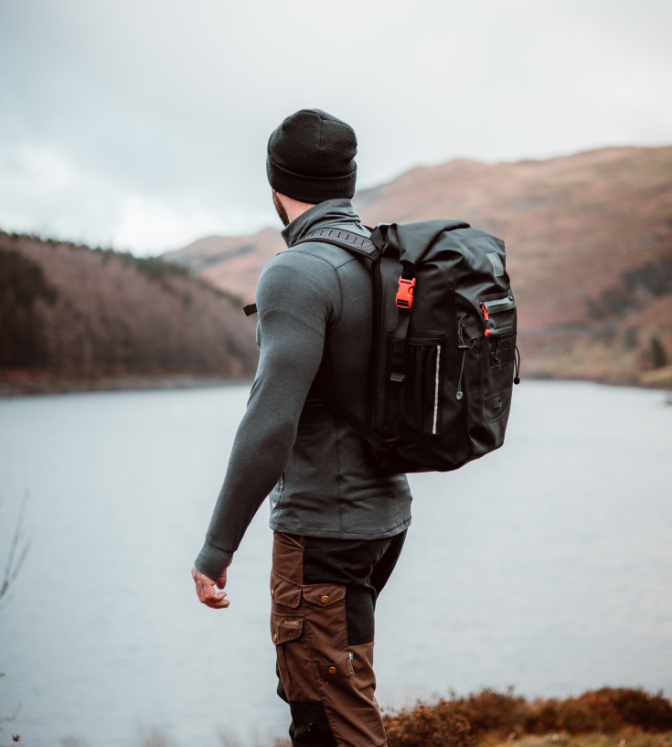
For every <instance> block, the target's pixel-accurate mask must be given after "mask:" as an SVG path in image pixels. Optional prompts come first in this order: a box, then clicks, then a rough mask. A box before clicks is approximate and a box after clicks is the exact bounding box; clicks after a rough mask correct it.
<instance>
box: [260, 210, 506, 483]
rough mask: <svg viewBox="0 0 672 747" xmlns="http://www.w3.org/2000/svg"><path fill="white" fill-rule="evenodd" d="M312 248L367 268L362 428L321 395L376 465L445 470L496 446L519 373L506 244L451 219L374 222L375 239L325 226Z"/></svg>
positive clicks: (326, 393)
mask: <svg viewBox="0 0 672 747" xmlns="http://www.w3.org/2000/svg"><path fill="white" fill-rule="evenodd" d="M308 241H321V242H325V243H328V244H335V245H336V246H340V247H342V248H343V249H346V250H347V251H349V252H351V253H354V254H356V255H359V256H362V257H365V258H366V259H367V260H368V262H369V263H370V265H371V270H372V275H373V306H374V319H373V347H372V351H371V367H370V372H371V380H370V384H369V386H370V394H371V403H372V408H371V414H370V420H369V422H364V421H362V420H361V419H360V418H358V417H357V416H356V415H355V414H354V413H353V412H351V411H350V410H349V409H348V408H347V407H345V405H343V404H342V403H341V402H340V401H339V400H338V399H337V398H336V397H335V396H334V394H333V392H332V391H331V390H330V389H329V387H328V386H321V387H318V393H319V396H320V398H321V399H322V400H323V402H324V403H325V404H326V405H327V406H328V407H329V408H330V409H331V410H332V411H334V412H336V413H337V414H338V415H340V416H341V417H343V418H344V419H345V420H346V421H347V422H348V423H349V424H350V425H351V426H352V427H353V428H354V429H355V430H356V431H357V432H358V433H359V434H360V436H362V438H364V439H366V441H367V442H368V443H369V444H370V445H371V447H372V449H373V452H374V455H375V458H376V461H377V463H378V464H379V466H380V467H381V468H383V469H387V470H390V471H394V472H425V471H440V472H444V471H448V470H454V469H457V468H459V467H461V466H462V465H463V464H465V463H466V462H468V461H471V460H472V459H477V458H479V457H481V456H483V455H484V454H487V453H488V452H490V451H493V450H495V449H498V448H499V447H500V446H501V445H502V444H503V443H504V434H505V431H506V425H507V421H508V418H509V410H510V407H511V392H512V388H513V383H514V382H515V383H516V384H517V383H518V381H519V378H518V373H519V365H520V358H519V357H517V353H518V350H517V348H516V321H517V318H516V301H515V298H514V296H513V293H512V291H511V288H510V286H509V276H508V275H507V272H506V261H505V252H504V242H503V241H502V240H501V239H498V238H496V237H494V236H491V235H490V234H488V233H485V232H484V231H479V230H477V229H475V228H471V227H470V226H469V224H468V223H464V222H461V221H455V220H452V221H451V220H433V221H423V222H421V223H407V224H395V223H392V224H380V225H378V226H377V227H376V228H375V229H373V231H372V234H371V237H370V238H365V237H363V236H361V235H359V234H355V233H351V232H349V231H345V230H342V229H337V228H326V229H320V230H318V231H314V232H312V233H310V234H308V235H306V236H305V237H303V238H302V239H301V240H300V241H299V242H298V243H304V242H308ZM249 308H251V307H248V309H249ZM255 310H256V308H255Z"/></svg>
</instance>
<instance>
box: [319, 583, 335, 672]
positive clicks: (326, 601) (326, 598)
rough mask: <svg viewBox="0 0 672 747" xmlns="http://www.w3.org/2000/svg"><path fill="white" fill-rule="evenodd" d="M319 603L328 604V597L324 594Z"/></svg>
mask: <svg viewBox="0 0 672 747" xmlns="http://www.w3.org/2000/svg"><path fill="white" fill-rule="evenodd" d="M320 602H322V604H329V597H328V596H327V595H326V594H325V595H324V596H323V597H322V599H320ZM332 674H333V672H332Z"/></svg>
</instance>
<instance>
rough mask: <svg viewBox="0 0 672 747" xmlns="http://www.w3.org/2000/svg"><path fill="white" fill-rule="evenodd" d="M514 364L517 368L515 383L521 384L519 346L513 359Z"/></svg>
mask: <svg viewBox="0 0 672 747" xmlns="http://www.w3.org/2000/svg"><path fill="white" fill-rule="evenodd" d="M513 364H514V366H515V367H516V375H515V376H514V377H513V383H514V384H520V350H518V345H516V354H515V356H514V358H513Z"/></svg>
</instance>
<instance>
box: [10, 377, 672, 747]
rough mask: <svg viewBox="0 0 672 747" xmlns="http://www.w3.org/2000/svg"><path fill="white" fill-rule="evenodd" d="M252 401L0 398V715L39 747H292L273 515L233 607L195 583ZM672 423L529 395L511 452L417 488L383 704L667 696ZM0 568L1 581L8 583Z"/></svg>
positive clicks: (387, 638) (545, 394)
mask: <svg viewBox="0 0 672 747" xmlns="http://www.w3.org/2000/svg"><path fill="white" fill-rule="evenodd" d="M248 389H249V386H229V387H221V388H216V389H200V390H199V389H193V390H187V391H160V392H122V393H95V394H74V395H59V396H40V397H30V398H15V399H5V400H0V500H2V505H1V506H0V562H2V563H3V564H4V559H5V557H6V553H7V550H8V547H9V543H10V540H11V536H12V532H13V528H14V524H15V522H16V517H17V515H18V511H19V505H20V502H21V499H22V497H23V495H24V492H25V491H26V490H28V491H29V492H30V499H29V502H28V507H27V510H26V515H25V524H24V526H25V533H26V535H27V536H29V537H30V539H31V543H32V544H31V549H30V552H29V554H28V557H27V560H26V563H25V565H24V567H23V569H22V571H21V573H20V575H19V577H18V579H17V581H16V584H15V585H14V587H13V592H12V595H11V598H10V600H9V602H8V603H7V604H6V605H4V606H3V607H2V608H1V609H0V672H4V674H5V677H4V678H2V679H0V716H5V715H9V714H10V713H12V712H13V711H14V708H15V707H16V705H17V704H18V703H21V704H22V706H21V711H20V712H19V714H18V716H17V718H16V720H15V721H14V723H12V724H3V727H4V731H3V732H1V733H0V745H5V744H7V745H9V744H11V743H12V742H11V737H10V733H12V732H13V733H19V734H21V741H22V743H25V744H27V745H31V746H32V747H54V746H58V745H64V747H65V746H66V745H67V746H69V747H74V746H75V745H78V746H79V747H84V745H88V746H89V747H130V746H133V745H140V744H141V743H142V734H143V733H145V734H147V733H149V732H150V731H151V730H152V729H155V728H158V729H160V730H161V731H162V732H163V733H164V734H165V735H168V736H169V737H170V740H171V742H170V743H171V744H174V745H177V746H178V747H180V746H183V747H187V746H192V745H199V747H201V746H202V747H215V746H217V745H222V744H225V743H226V744H231V743H232V742H233V741H237V742H238V743H239V744H241V745H247V744H256V745H270V744H272V741H273V737H274V736H276V735H285V734H286V730H287V726H288V723H289V716H288V711H287V707H286V706H285V705H284V703H282V702H281V701H280V700H279V699H278V698H277V696H276V695H275V683H276V679H275V671H274V648H273V645H272V643H271V640H270V633H269V624H268V615H269V608H270V597H269V593H268V576H269V567H270V550H271V532H270V530H269V529H268V506H267V504H264V505H262V508H261V509H260V511H259V513H258V514H257V516H256V518H255V520H254V522H253V524H252V525H251V527H250V529H249V530H248V533H247V535H246V537H245V539H244V541H243V544H242V547H241V549H240V551H239V552H238V553H237V554H236V556H235V557H234V562H233V565H232V566H231V569H230V581H229V585H228V589H227V590H228V592H229V598H230V599H231V607H230V608H229V609H228V610H210V609H207V608H206V607H203V606H202V605H200V604H199V603H198V602H197V599H196V596H195V594H194V589H193V583H192V581H191V576H190V569H191V566H192V563H193V559H194V557H195V556H196V554H197V552H198V550H199V548H200V546H201V543H202V539H203V535H204V532H205V530H206V528H207V524H208V521H209V519H210V513H211V510H212V506H213V504H214V501H215V498H216V496H217V493H218V490H219V487H220V484H221V481H222V478H223V475H224V471H225V468H226V463H227V456H228V453H229V450H230V448H231V444H232V441H233V437H234V435H235V430H236V427H237V424H238V421H239V420H240V417H241V416H242V413H243V411H244V408H245V403H246V400H247V393H248ZM671 447H672V407H670V406H669V405H666V404H665V397H664V393H662V392H656V391H645V390H637V389H629V388H610V387H603V386H599V385H595V384H590V383H581V382H540V381H523V383H522V385H521V386H519V387H517V388H516V391H515V392H514V404H513V411H512V415H511V420H510V424H509V431H508V434H507V442H506V444H505V446H504V447H503V448H502V449H501V450H500V451H498V452H496V453H494V454H491V455H489V456H487V457H485V458H484V459H482V460H480V461H478V462H474V463H471V464H469V465H467V466H466V467H464V468H463V469H461V470H459V471H457V472H454V473H449V474H424V475H415V476H412V478H411V484H412V488H413V493H414V498H415V500H414V504H413V505H414V520H413V525H412V527H411V528H410V530H409V535H408V541H407V543H406V547H405V549H404V553H403V554H402V557H401V560H400V562H399V565H398V567H397V570H396V571H395V573H394V575H393V576H392V579H391V581H390V583H389V585H388V587H387V588H386V589H385V591H384V593H383V594H382V596H381V598H380V600H379V606H378V617H377V620H378V622H377V642H376V670H377V675H378V699H379V701H380V703H381V705H383V706H385V707H389V706H392V707H398V706H402V705H410V704H412V703H413V702H414V699H416V698H429V697H432V696H435V695H441V694H443V695H445V694H447V693H448V691H449V690H450V689H453V690H455V691H457V692H458V693H460V694H466V693H468V692H469V691H471V690H474V689H478V688H481V687H486V686H487V687H494V688H505V687H507V686H509V685H513V686H514V687H515V688H516V691H517V692H519V693H522V694H524V695H528V696H534V695H544V696H548V695H559V696H563V695H568V694H578V693H580V692H581V691H583V690H586V689H588V688H595V687H600V686H602V685H605V684H608V685H613V686H639V685H641V686H642V687H644V688H646V689H648V690H658V689H661V688H662V689H664V691H665V693H666V694H667V696H668V697H669V696H671V695H672V448H671ZM0 570H1V569H0Z"/></svg>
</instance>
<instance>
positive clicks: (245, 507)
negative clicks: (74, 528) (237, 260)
mask: <svg viewBox="0 0 672 747" xmlns="http://www.w3.org/2000/svg"><path fill="white" fill-rule="evenodd" d="M356 152H357V140H356V138H355V133H354V131H353V130H352V128H351V127H350V126H349V125H347V124H346V123H345V122H342V121H341V120H339V119H337V118H336V117H332V116H331V115H329V114H326V113H325V112H323V111H321V110H319V109H303V110H301V111H299V112H296V113H295V114H293V115H292V116H290V117H288V118H287V119H285V120H284V122H283V123H282V124H281V125H280V126H279V127H278V128H277V129H276V130H275V131H274V132H273V133H272V135H271V137H270V140H269V142H268V158H267V162H266V169H267V174H268V180H269V182H270V184H271V187H272V189H273V202H274V204H275V207H276V209H277V212H278V215H279V216H280V218H281V220H282V222H283V223H284V225H285V229H284V231H283V232H282V235H283V238H284V240H285V242H286V244H287V247H288V248H287V249H286V250H284V251H282V252H281V253H280V254H278V255H276V256H275V257H274V258H273V259H271V261H270V262H269V263H268V264H267V265H266V267H265V268H264V271H263V272H262V274H261V277H260V278H259V283H258V286H257V298H256V303H257V308H258V311H259V321H258V325H257V342H258V344H259V348H260V351H261V357H260V360H259V367H258V370H257V375H256V378H255V380H254V384H253V385H252V392H251V394H250V399H249V402H248V406H247V410H246V413H245V416H244V417H243V420H242V422H241V424H240V427H239V429H238V432H237V434H236V439H235V442H234V445H233V449H232V452H231V456H230V459H229V465H228V469H227V472H226V477H225V480H224V485H223V487H222V490H221V492H220V495H219V499H218V501H217V505H216V507H215V511H214V514H213V517H212V521H211V523H210V527H209V530H208V533H207V538H206V542H205V544H204V546H203V549H202V550H201V552H200V554H199V556H198V558H197V559H196V563H195V567H194V569H193V571H192V574H193V577H194V581H195V583H196V590H197V594H198V597H199V599H200V601H201V602H203V603H204V604H206V605H208V606H209V607H214V608H222V607H227V606H228V605H229V601H228V599H226V593H225V592H219V593H217V592H216V591H215V589H214V586H215V585H216V586H217V587H218V588H219V589H223V588H224V586H225V584H226V569H227V567H228V565H229V564H230V562H231V558H232V556H233V553H234V552H235V551H236V550H237V549H238V545H239V544H240V541H241V539H242V537H243V534H244V532H245V530H246V529H247V527H248V525H249V523H250V521H251V520H252V517H253V516H254V514H255V513H256V511H257V509H258V508H259V506H260V505H261V503H262V502H263V500H264V498H265V497H266V496H267V495H268V494H269V493H270V507H271V520H270V525H271V528H272V529H273V530H274V544H273V566H272V573H271V597H272V615H271V617H272V619H271V635H272V638H273V642H274V643H275V646H276V654H277V664H276V671H277V672H278V677H279V683H278V694H279V695H280V697H281V698H283V700H285V701H286V702H288V703H289V706H290V709H291V714H292V725H291V727H290V736H291V738H292V743H293V744H294V745H295V746H297V747H298V746H299V745H348V746H350V745H352V747H364V746H365V745H366V746H368V745H371V747H378V746H382V745H384V744H385V732H384V729H383V725H382V720H381V716H380V711H379V708H378V705H377V703H376V699H375V697H374V690H375V677H374V674H373V640H374V609H375V604H376V598H377V596H378V594H379V593H380V591H381V590H382V588H383V586H385V584H386V582H387V580H388V578H389V576H390V574H391V572H392V570H393V569H394V566H395V564H396V562H397V560H398V558H399V554H400V552H401V548H402V545H403V543H404V539H405V536H406V530H407V528H408V526H409V524H410V521H411V514H410V504H411V494H410V490H409V487H408V482H407V480H406V476H405V475H394V474H389V473H383V472H381V471H380V470H378V469H377V468H376V466H375V464H374V462H373V460H372V458H371V455H370V453H369V450H368V447H367V445H366V443H365V442H364V441H363V440H362V439H361V438H360V437H359V436H358V435H357V434H356V433H355V431H354V430H353V429H352V428H351V427H350V426H349V425H348V424H347V423H346V422H345V421H343V420H342V419H340V418H339V417H337V416H335V415H334V414H333V412H332V411H330V410H329V409H327V408H326V407H325V405H324V404H323V403H322V401H321V400H320V398H319V390H320V387H321V386H325V385H329V386H332V387H333V391H334V393H335V394H336V396H337V397H338V398H339V399H340V400H341V402H343V403H344V404H345V405H346V406H347V407H349V408H350V409H351V410H352V411H353V412H354V413H356V414H357V415H358V416H359V417H360V418H364V419H366V417H367V414H368V411H369V407H370V402H369V396H368V393H367V381H368V368H369V358H370V347H371V337H372V321H373V320H372V313H373V312H372V309H373V295H372V283H371V272H370V269H369V267H368V266H367V263H366V260H364V259H361V258H359V257H355V256H353V255H352V254H350V253H349V252H347V251H346V250H344V249H341V248H340V247H336V246H332V245H330V244H325V243H321V242H319V241H311V242H308V243H301V244H298V245H297V246H296V247H295V248H293V247H294V245H295V244H296V242H297V241H298V240H299V239H301V238H302V237H304V236H307V235H308V234H309V233H311V232H313V231H315V230H317V229H321V228H326V227H333V226H337V227H341V228H344V229H347V230H348V231H351V232H354V233H359V234H362V235H365V236H368V235H369V232H368V230H367V229H365V228H364V227H363V226H362V225H361V224H360V222H359V216H357V215H356V214H355V213H354V211H353V209H352V204H351V199H352V197H353V195H354V193H355V181H356V174H357V166H356V163H355V160H354V157H355V154H356Z"/></svg>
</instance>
